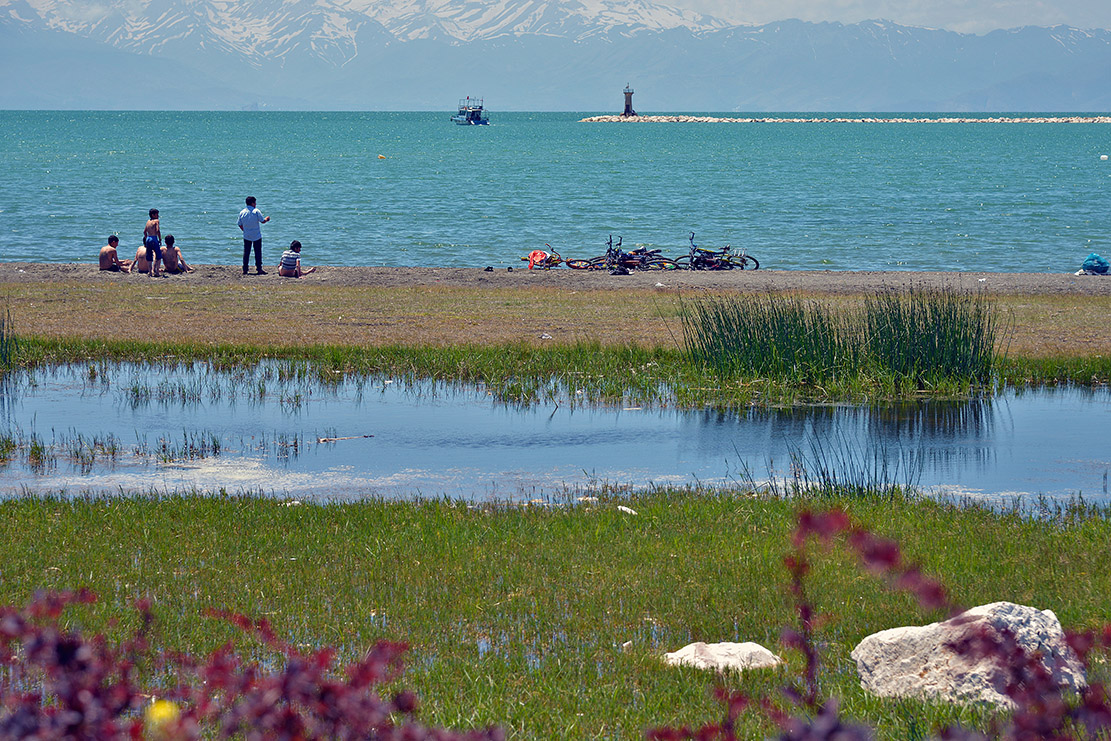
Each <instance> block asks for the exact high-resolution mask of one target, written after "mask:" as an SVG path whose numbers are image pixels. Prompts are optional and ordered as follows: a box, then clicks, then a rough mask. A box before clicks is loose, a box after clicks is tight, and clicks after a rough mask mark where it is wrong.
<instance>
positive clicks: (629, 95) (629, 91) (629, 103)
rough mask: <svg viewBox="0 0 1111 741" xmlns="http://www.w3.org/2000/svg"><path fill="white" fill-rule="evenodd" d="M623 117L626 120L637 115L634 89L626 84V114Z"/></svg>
mask: <svg viewBox="0 0 1111 741" xmlns="http://www.w3.org/2000/svg"><path fill="white" fill-rule="evenodd" d="M621 115H622V116H623V117H626V118H627V117H629V116H635V115H637V112H636V111H634V110H633V88H632V86H631V85H629V84H628V83H626V84H625V112H624V113H622V114H621Z"/></svg>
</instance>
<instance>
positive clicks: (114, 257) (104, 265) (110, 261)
mask: <svg viewBox="0 0 1111 741" xmlns="http://www.w3.org/2000/svg"><path fill="white" fill-rule="evenodd" d="M119 244H120V238H119V237H117V236H116V235H115V234H113V235H112V236H110V237H108V244H106V245H104V246H103V247H101V248H100V269H101V270H111V271H112V272H114V273H130V272H131V260H121V259H120V258H119V255H118V254H117V253H116V248H117V247H118V246H119Z"/></svg>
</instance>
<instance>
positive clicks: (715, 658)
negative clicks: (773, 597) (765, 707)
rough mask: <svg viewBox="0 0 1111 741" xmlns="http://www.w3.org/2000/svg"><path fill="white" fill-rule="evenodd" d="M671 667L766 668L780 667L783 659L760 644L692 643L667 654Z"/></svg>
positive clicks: (666, 659) (665, 659) (739, 669)
mask: <svg viewBox="0 0 1111 741" xmlns="http://www.w3.org/2000/svg"><path fill="white" fill-rule="evenodd" d="M664 661H665V662H667V663H668V664H670V665H672V666H693V667H694V668H695V669H716V670H718V671H724V670H725V669H736V670H738V671H743V670H745V669H764V668H766V667H770V666H778V665H779V664H782V663H783V660H782V659H780V658H779V657H778V656H776V655H775V654H773V653H772V652H771V651H769V650H768V649H766V648H764V647H763V646H761V645H760V644H759V643H703V642H701V641H699V642H697V643H690V644H687V645H686V646H683V647H682V648H681V649H679V650H678V651H672V652H671V653H667V654H664Z"/></svg>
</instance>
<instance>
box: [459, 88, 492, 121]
mask: <svg viewBox="0 0 1111 741" xmlns="http://www.w3.org/2000/svg"><path fill="white" fill-rule="evenodd" d="M451 120H452V121H454V122H455V123H457V124H459V125H460V126H485V125H486V124H488V123H490V119H489V118H488V117H487V115H486V111H485V110H484V109H483V107H482V98H472V97H470V96H469V95H468V96H467V97H466V98H463V99H462V100H460V101H459V112H458V113H456V114H455V115H454V116H452V117H451Z"/></svg>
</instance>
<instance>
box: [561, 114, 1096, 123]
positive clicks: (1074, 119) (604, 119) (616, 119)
mask: <svg viewBox="0 0 1111 741" xmlns="http://www.w3.org/2000/svg"><path fill="white" fill-rule="evenodd" d="M579 122H580V123H927V124H935V123H936V124H944V123H1039V124H1040V123H1044V124H1060V123H1100V124H1105V123H1111V116H1023V117H1016V116H991V117H960V118H956V117H952V116H945V117H934V118H930V117H918V118H776V117H766V118H717V117H714V116H679V115H675V116H589V117H587V118H582V119H579Z"/></svg>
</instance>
